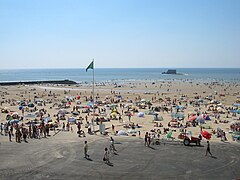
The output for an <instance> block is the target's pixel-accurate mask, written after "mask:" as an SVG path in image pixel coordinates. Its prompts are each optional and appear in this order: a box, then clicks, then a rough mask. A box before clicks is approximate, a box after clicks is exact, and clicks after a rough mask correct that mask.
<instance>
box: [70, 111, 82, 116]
mask: <svg viewBox="0 0 240 180" xmlns="http://www.w3.org/2000/svg"><path fill="white" fill-rule="evenodd" d="M72 114H73V115H74V116H78V115H79V114H80V113H79V112H78V111H73V112H72Z"/></svg>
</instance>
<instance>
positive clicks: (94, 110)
mask: <svg viewBox="0 0 240 180" xmlns="http://www.w3.org/2000/svg"><path fill="white" fill-rule="evenodd" d="M94 66H95V65H94V58H93V121H92V126H93V133H95V128H94V119H95V107H94V97H95V96H94V85H95V79H94V69H95V67H94Z"/></svg>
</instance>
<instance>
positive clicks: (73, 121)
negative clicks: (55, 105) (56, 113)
mask: <svg viewBox="0 0 240 180" xmlns="http://www.w3.org/2000/svg"><path fill="white" fill-rule="evenodd" d="M68 122H70V123H73V124H75V123H76V119H75V118H74V117H70V118H68Z"/></svg>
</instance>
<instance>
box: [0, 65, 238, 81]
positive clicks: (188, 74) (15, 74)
mask: <svg viewBox="0 0 240 180" xmlns="http://www.w3.org/2000/svg"><path fill="white" fill-rule="evenodd" d="M166 70H167V69H165V68H97V69H95V80H96V82H106V81H108V82H123V83H124V82H128V81H156V80H159V81H161V80H180V81H181V80H184V81H185V80H188V81H204V82H215V81H227V82H238V83H239V82H240V68H179V69H176V70H177V72H178V73H183V74H184V75H164V74H162V72H164V71H166ZM64 79H69V80H74V81H76V82H79V83H84V82H91V81H92V70H88V72H86V71H85V69H18V70H16V69H14V70H13V69H11V70H6V69H4V70H3V69H2V70H0V81H1V82H3V81H32V80H64Z"/></svg>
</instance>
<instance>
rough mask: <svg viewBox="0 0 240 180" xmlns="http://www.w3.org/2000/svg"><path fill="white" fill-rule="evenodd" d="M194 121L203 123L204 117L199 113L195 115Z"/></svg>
mask: <svg viewBox="0 0 240 180" xmlns="http://www.w3.org/2000/svg"><path fill="white" fill-rule="evenodd" d="M196 122H198V123H200V124H205V119H204V118H203V116H202V115H200V116H198V117H197V119H196Z"/></svg>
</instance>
